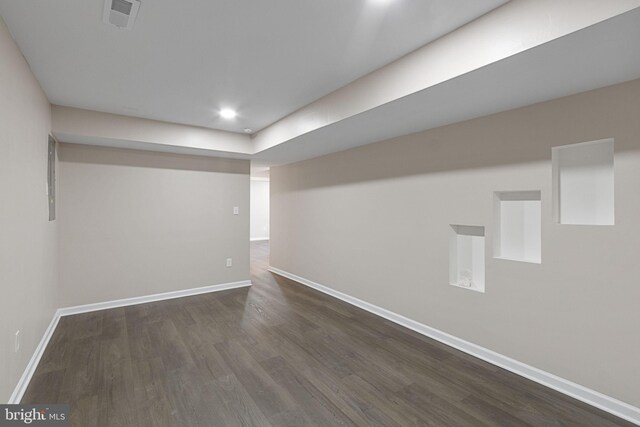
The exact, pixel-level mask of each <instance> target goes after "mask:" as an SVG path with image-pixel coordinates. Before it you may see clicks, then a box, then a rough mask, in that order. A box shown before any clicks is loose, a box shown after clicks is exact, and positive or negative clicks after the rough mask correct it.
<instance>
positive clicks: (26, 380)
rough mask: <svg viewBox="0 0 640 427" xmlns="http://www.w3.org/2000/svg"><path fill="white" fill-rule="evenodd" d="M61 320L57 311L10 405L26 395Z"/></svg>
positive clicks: (28, 364)
mask: <svg viewBox="0 0 640 427" xmlns="http://www.w3.org/2000/svg"><path fill="white" fill-rule="evenodd" d="M59 320H60V316H59V315H58V312H57V311H56V312H55V313H54V315H53V319H51V323H49V326H48V327H47V329H46V330H45V331H44V335H43V336H42V339H41V340H40V342H39V343H38V346H37V347H36V350H35V351H34V352H33V355H32V356H31V359H30V360H29V363H27V367H26V368H25V369H24V372H23V373H22V376H21V377H20V380H19V381H18V385H16V388H15V389H14V390H13V393H11V397H10V398H9V401H8V402H7V403H8V404H10V405H12V404H18V403H20V401H21V400H22V396H23V395H24V392H25V391H27V386H28V385H29V382H31V377H32V376H33V373H34V372H35V371H36V368H37V367H38V363H40V359H41V358H42V355H43V354H44V350H45V349H46V348H47V344H49V340H50V339H51V336H52V335H53V331H55V330H56V326H58V321H59Z"/></svg>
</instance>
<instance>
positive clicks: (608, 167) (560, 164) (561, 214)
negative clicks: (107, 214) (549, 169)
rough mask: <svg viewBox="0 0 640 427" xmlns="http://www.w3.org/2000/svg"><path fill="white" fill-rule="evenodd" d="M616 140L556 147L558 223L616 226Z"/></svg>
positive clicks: (554, 210)
mask: <svg viewBox="0 0 640 427" xmlns="http://www.w3.org/2000/svg"><path fill="white" fill-rule="evenodd" d="M613 157H614V140H613V139H603V140H599V141H591V142H583V143H579V144H571V145H563V146H560V147H553V149H552V163H553V190H554V196H553V202H554V205H553V212H554V217H555V220H556V222H559V223H560V224H577V225H614V224H615V216H614V168H613Z"/></svg>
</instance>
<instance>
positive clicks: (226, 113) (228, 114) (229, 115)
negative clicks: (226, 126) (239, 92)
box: [220, 108, 238, 120]
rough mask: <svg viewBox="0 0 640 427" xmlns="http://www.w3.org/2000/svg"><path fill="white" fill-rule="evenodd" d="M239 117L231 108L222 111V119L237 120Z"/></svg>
mask: <svg viewBox="0 0 640 427" xmlns="http://www.w3.org/2000/svg"><path fill="white" fill-rule="evenodd" d="M237 115H238V113H236V112H235V110H232V109H231V108H223V109H222V110H220V117H222V118H223V119H228V120H231V119H235V118H236V116H237Z"/></svg>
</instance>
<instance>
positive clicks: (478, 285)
mask: <svg viewBox="0 0 640 427" xmlns="http://www.w3.org/2000/svg"><path fill="white" fill-rule="evenodd" d="M449 284H451V285H453V286H459V287H461V288H466V289H471V290H474V291H477V292H484V227H482V226H475V225H453V224H452V225H451V237H450V243H449Z"/></svg>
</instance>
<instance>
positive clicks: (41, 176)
mask: <svg viewBox="0 0 640 427" xmlns="http://www.w3.org/2000/svg"><path fill="white" fill-rule="evenodd" d="M0 58H2V59H0V292H1V295H2V297H1V298H0V342H1V343H2V345H0V401H1V402H6V401H7V400H8V399H9V396H10V395H11V393H12V392H13V389H14V387H15V385H16V384H17V382H18V379H19V378H20V376H21V375H22V373H23V371H24V369H25V367H26V366H27V363H28V362H29V359H30V358H31V355H32V354H33V352H34V350H35V348H36V346H37V345H38V342H39V341H40V339H41V338H42V335H43V334H44V331H45V329H46V328H47V326H48V324H49V322H50V321H51V319H52V317H53V313H54V311H55V307H56V302H57V301H56V287H57V284H56V281H57V271H56V234H57V223H56V222H49V220H48V218H49V214H48V207H47V205H48V202H47V193H46V188H47V187H46V183H47V137H48V134H49V130H50V129H51V109H50V106H49V101H47V98H46V97H45V94H44V92H43V91H42V90H41V89H40V86H39V85H38V82H37V81H36V79H35V77H34V76H33V74H32V73H31V70H30V69H29V65H28V64H27V63H26V62H25V60H24V58H23V57H22V54H21V53H20V51H19V50H18V47H17V46H16V45H15V43H14V42H13V39H12V38H11V35H10V34H9V32H8V30H7V27H6V26H5V24H4V22H3V21H2V19H0ZM17 330H20V335H21V348H20V350H19V351H18V352H17V353H16V352H14V343H13V339H14V334H15V332H16V331H17Z"/></svg>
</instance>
